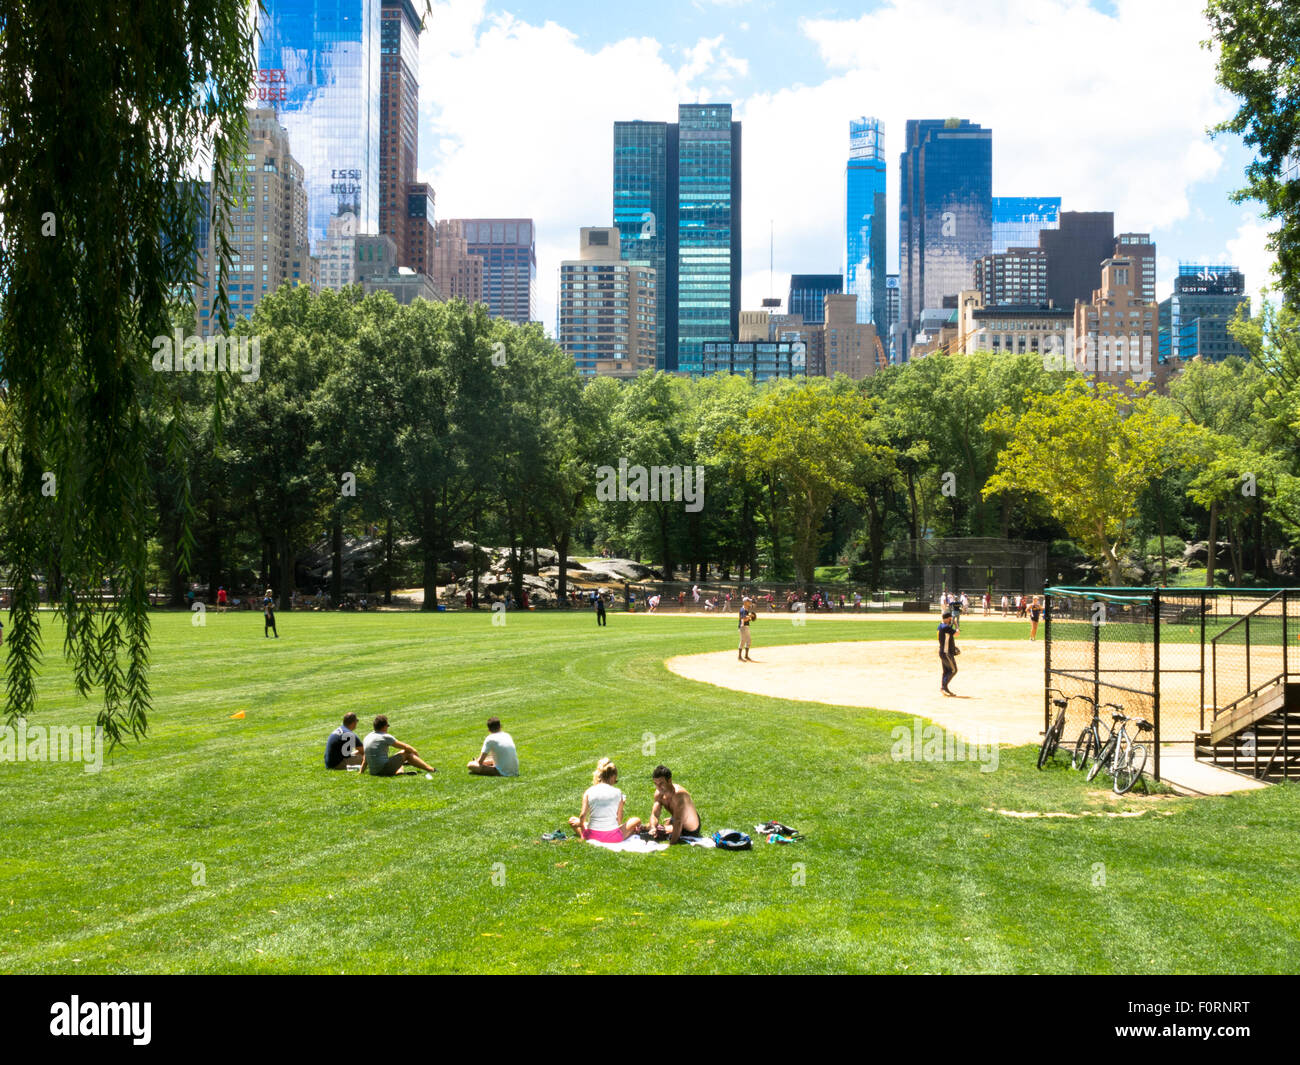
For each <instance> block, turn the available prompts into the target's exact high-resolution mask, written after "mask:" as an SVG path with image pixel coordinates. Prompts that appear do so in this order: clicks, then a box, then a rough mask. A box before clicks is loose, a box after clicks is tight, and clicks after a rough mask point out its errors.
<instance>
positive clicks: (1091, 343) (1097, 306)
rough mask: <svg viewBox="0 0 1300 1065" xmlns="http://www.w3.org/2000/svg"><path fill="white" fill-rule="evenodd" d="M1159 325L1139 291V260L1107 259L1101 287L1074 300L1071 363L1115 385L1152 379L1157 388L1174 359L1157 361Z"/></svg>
mask: <svg viewBox="0 0 1300 1065" xmlns="http://www.w3.org/2000/svg"><path fill="white" fill-rule="evenodd" d="M1159 329H1160V320H1159V308H1158V307H1157V305H1156V304H1155V302H1154V301H1149V300H1146V299H1143V296H1142V269H1141V260H1140V259H1139V258H1129V257H1119V256H1116V257H1114V258H1111V259H1107V260H1106V261H1105V262H1104V263H1102V267H1101V288H1099V289H1096V290H1094V291H1093V294H1092V299H1091V300H1089V301H1088V302H1086V303H1085V302H1084V301H1083V300H1079V301H1078V302H1076V303H1075V305H1074V344H1075V350H1074V367H1075V369H1077V370H1080V371H1083V372H1085V373H1089V374H1092V375H1094V376H1095V377H1096V378H1097V379H1098V380H1102V381H1108V382H1109V383H1111V384H1113V385H1116V386H1118V387H1125V385H1126V382H1127V381H1129V380H1130V379H1131V380H1133V381H1137V382H1143V381H1151V380H1154V381H1155V383H1156V386H1157V388H1160V389H1163V388H1164V387H1165V386H1166V385H1167V383H1168V379H1169V376H1170V375H1171V373H1173V372H1176V370H1177V368H1178V364H1177V361H1176V360H1170V361H1169V362H1167V363H1161V362H1159V361H1158V359H1157V352H1158V345H1159Z"/></svg>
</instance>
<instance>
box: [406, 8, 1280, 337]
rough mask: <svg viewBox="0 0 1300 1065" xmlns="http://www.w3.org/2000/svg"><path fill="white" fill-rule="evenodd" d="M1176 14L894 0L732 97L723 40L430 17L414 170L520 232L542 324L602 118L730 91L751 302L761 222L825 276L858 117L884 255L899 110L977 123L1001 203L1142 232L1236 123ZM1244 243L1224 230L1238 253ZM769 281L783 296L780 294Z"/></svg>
mask: <svg viewBox="0 0 1300 1065" xmlns="http://www.w3.org/2000/svg"><path fill="white" fill-rule="evenodd" d="M1191 6H1192V5H1190V4H1189V0H1117V3H1116V5H1115V8H1116V13H1115V15H1114V16H1113V17H1112V16H1108V15H1106V14H1103V13H1101V12H1099V11H1097V10H1096V9H1095V8H1093V7H1091V6H1089V4H1088V3H1087V2H1086V0H1008V2H1007V3H1005V4H1002V5H990V4H972V5H961V6H954V5H952V4H951V3H950V0H889V2H887V3H886V4H885V6H883V7H881V8H880V9H878V10H875V11H872V12H869V13H867V14H864V15H862V16H860V17H857V18H850V19H828V18H810V19H805V20H803V21H802V22H801V24H800V25H801V28H802V30H803V32H804V33H805V34H806V36H807V37H808V38H809V39H810V40H811V41H812V42H813V44H814V45H815V46H816V48H817V49H818V51H819V54H820V56H821V58H822V60H823V62H824V63H825V64H826V68H827V71H826V77H825V78H824V80H822V81H821V82H820V83H818V84H811V85H794V86H791V87H789V88H784V89H778V90H774V91H773V90H769V91H764V92H760V93H755V94H752V95H749V96H746V97H742V98H739V99H733V98H732V96H731V94H732V93H734V92H735V89H732V88H729V86H731V85H732V84H734V82H735V80H736V79H737V78H743V77H745V76H746V75H747V74H748V72H749V63H748V59H749V58H751V57H747V56H745V55H737V54H735V53H734V52H733V51H732V50H731V49H729V48H728V47H727V41H726V40H724V39H723V38H722V37H719V36H715V37H707V38H701V39H699V40H698V41H696V42H695V43H693V44H687V45H685V46H684V47H682V48H681V49H680V50H671V49H668V48H666V47H665V46H663V45H661V43H660V42H659V41H657V40H654V39H653V38H651V37H637V38H627V39H624V40H621V41H617V42H614V43H611V44H608V45H605V46H603V47H600V48H598V49H594V50H593V49H588V48H585V47H583V45H582V43H581V42H580V41H579V39H578V37H577V36H576V35H575V34H574V33H572V32H571V31H569V30H568V29H566V28H565V27H563V26H560V25H558V24H556V23H555V22H550V21H548V22H546V23H544V24H543V25H540V26H534V25H531V24H528V23H526V22H523V21H521V20H519V19H516V18H513V17H511V16H509V15H487V14H486V8H485V3H484V0H464V2H461V0H456V2H452V3H450V4H446V3H444V4H435V12H434V17H433V19H432V20H431V22H430V26H429V30H428V32H426V33H425V34H424V35H423V38H422V51H421V99H422V115H421V134H422V136H421V144H422V163H423V166H422V167H421V179H422V180H427V181H430V182H431V183H432V184H433V185H434V187H435V188H436V190H437V195H438V211H439V214H440V215H441V216H443V217H458V216H459V217H471V216H475V215H498V216H511V215H521V216H531V217H533V218H535V219H536V221H537V223H538V285H539V297H540V300H539V303H540V306H541V309H542V317H543V321H545V322H546V323H547V325H548V327H549V326H551V325H553V323H554V307H555V298H556V288H557V286H558V279H557V271H558V264H559V261H560V260H561V259H564V258H569V257H571V256H572V255H574V254H575V250H576V244H577V235H578V228H579V227H580V226H583V225H593V224H609V223H610V221H611V212H612V207H611V191H610V186H611V180H612V175H611V169H612V168H611V148H612V137H613V134H612V129H613V123H614V121H616V120H618V119H634V118H642V119H659V120H667V121H672V120H674V118H675V116H676V106H677V104H678V103H681V102H684V101H691V100H699V99H717V100H720V101H723V102H726V101H728V100H731V102H733V103H734V104H735V107H736V115H737V117H738V118H740V119H741V120H742V121H743V123H744V127H743V159H744V174H743V185H744V198H743V204H744V206H743V224H744V235H745V242H744V267H745V270H744V293H743V295H744V300H743V305H744V306H745V307H746V308H749V307H756V306H758V302H759V300H760V299H761V298H762V297H763V296H765V295H767V292H768V274H767V260H768V219H769V218H771V219H774V223H775V244H776V248H777V253H778V254H777V267H778V270H780V271H784V273H779V274H778V278H783V277H785V276H787V275H788V273H789V272H790V271H795V272H805V271H806V272H821V271H828V272H833V271H836V270H838V269H840V258H841V254H842V239H843V238H842V232H841V231H842V225H843V210H844V208H843V182H844V162H845V155H846V153H847V139H848V138H847V135H848V121H849V119H850V118H851V117H853V116H856V115H861V114H869V115H876V116H878V117H880V118H882V119H883V120H884V121H885V123H886V149H887V159H888V176H889V197H890V200H889V202H890V208H889V210H890V219H889V234H888V243H889V246H890V256H891V259H892V258H893V257H895V256H896V254H897V237H898V235H897V232H896V228H895V227H896V224H897V214H896V212H897V203H898V198H897V194H898V174H897V169H898V154H899V152H900V150H901V148H902V137H903V131H904V123H905V120H906V119H908V118H930V117H946V116H949V115H959V116H961V117H965V118H969V119H971V120H973V121H977V122H980V123H982V124H984V125H986V126H989V127H991V128H992V129H993V145H994V192H995V194H997V195H1060V196H1062V197H1063V198H1064V201H1065V208H1066V209H1067V210H1114V211H1115V213H1116V224H1117V226H1118V227H1119V228H1121V229H1124V230H1138V231H1145V230H1152V231H1154V232H1156V235H1157V239H1159V231H1160V229H1161V228H1162V227H1168V226H1172V225H1176V224H1177V223H1179V222H1180V221H1181V220H1183V219H1186V218H1189V217H1190V216H1191V213H1192V210H1193V209H1192V205H1191V195H1192V193H1193V192H1194V191H1195V188H1196V186H1197V184H1198V183H1200V182H1207V181H1211V180H1213V179H1214V178H1215V177H1216V175H1218V174H1219V172H1220V171H1221V169H1222V167H1223V159H1222V155H1223V149H1222V147H1221V146H1220V145H1217V144H1215V143H1213V142H1211V141H1210V140H1209V138H1208V137H1207V136H1206V133H1205V130H1206V128H1207V127H1208V126H1210V125H1212V124H1213V123H1215V122H1217V121H1218V120H1220V119H1221V118H1223V117H1225V116H1226V115H1227V114H1229V113H1230V110H1231V108H1230V106H1229V105H1228V103H1227V102H1226V101H1225V100H1224V99H1223V98H1222V97H1221V95H1220V94H1219V92H1218V90H1217V89H1216V88H1215V85H1214V57H1213V55H1212V54H1211V53H1209V52H1208V51H1206V50H1205V49H1203V48H1202V47H1201V44H1200V42H1201V40H1202V39H1203V38H1204V37H1206V36H1208V29H1207V27H1206V25H1205V23H1204V22H1203V21H1202V19H1201V18H1200V17H1199V16H1197V14H1196V12H1195V10H1190V11H1189V8H1191ZM646 26H647V28H648V29H649V28H652V27H653V26H654V21H653V19H651V18H647V22H646ZM746 40H748V38H746ZM752 58H754V59H755V60H757V59H758V58H759V57H758V56H757V55H756V56H753V57H752ZM1224 209H1225V211H1227V210H1228V209H1229V208H1228V205H1227V204H1226V203H1225V205H1224ZM1254 236H1255V233H1254V230H1253V229H1252V228H1251V227H1250V226H1249V225H1243V226H1242V228H1241V230H1240V231H1239V232H1238V237H1237V240H1238V241H1239V242H1242V243H1241V244H1240V247H1241V248H1242V252H1243V258H1244V254H1245V252H1246V250H1248V249H1247V246H1248V245H1249V242H1250V240H1253V239H1254ZM1256 243H1258V242H1257V241H1256ZM1242 265H1243V267H1245V266H1246V263H1245V262H1244V261H1243V263H1242ZM1259 276H1260V275H1259V274H1258V272H1255V271H1252V275H1251V282H1252V284H1254V283H1255V282H1256V279H1257V278H1258V277H1259ZM775 287H776V291H777V294H778V295H782V294H783V293H784V288H785V282H784V281H782V280H778V282H777V284H776V286H775Z"/></svg>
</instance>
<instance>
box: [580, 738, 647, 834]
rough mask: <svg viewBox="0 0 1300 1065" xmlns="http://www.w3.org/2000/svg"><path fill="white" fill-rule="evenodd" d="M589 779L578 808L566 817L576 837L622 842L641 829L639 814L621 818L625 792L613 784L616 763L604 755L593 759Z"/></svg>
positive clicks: (616, 778) (625, 801)
mask: <svg viewBox="0 0 1300 1065" xmlns="http://www.w3.org/2000/svg"><path fill="white" fill-rule="evenodd" d="M591 780H592V783H591V787H589V788H588V789H587V790H586V791H584V792H583V793H582V812H581V813H580V814H579V815H578V816H577V817H570V818H569V825H570V827H572V828H573V830H574V831H575V832H577V833H578V838H579V839H584V840H587V841H589V842H596V843H622V842H623V840H625V839H627V838H628V837H629V836H633V835H635V834H636V833H637V832H639V831H640V830H641V818H639V817H633V818H630V819H629V820H628V821H627V823H626V824H624V822H623V807H624V805H625V804H626V803H627V796H626V795H624V794H623V793H622V792H621V791H619V789H618V788H616V787H615V786H614V785H615V784H616V783H618V767H617V766H616V765H615V764H614V763H613V762H611V761H610V760H609V759H608V758H602V759H601V760H600V761H599V762H597V763H596V771H595V772H594V773H593V774H592V777H591Z"/></svg>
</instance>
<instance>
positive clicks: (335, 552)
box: [330, 508, 343, 603]
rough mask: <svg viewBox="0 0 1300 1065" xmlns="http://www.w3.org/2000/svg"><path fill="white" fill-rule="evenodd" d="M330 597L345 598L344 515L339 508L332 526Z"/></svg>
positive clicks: (335, 512)
mask: <svg viewBox="0 0 1300 1065" xmlns="http://www.w3.org/2000/svg"><path fill="white" fill-rule="evenodd" d="M330 598H331V599H333V600H334V602H336V603H337V602H338V601H339V600H340V599H342V598H343V515H342V514H340V513H339V512H338V509H337V508H335V510H334V521H333V523H332V525H331V527H330Z"/></svg>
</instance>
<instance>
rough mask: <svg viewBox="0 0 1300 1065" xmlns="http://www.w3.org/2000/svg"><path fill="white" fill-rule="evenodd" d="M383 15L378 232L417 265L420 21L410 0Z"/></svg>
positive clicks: (389, 1) (394, 1)
mask: <svg viewBox="0 0 1300 1065" xmlns="http://www.w3.org/2000/svg"><path fill="white" fill-rule="evenodd" d="M380 16H381V18H380V23H379V42H380V49H379V51H380V84H379V232H380V233H382V234H384V235H385V236H389V237H392V238H393V243H394V244H395V245H396V246H397V261H398V264H399V265H400V266H413V265H414V264H413V263H412V262H411V261H410V260H411V253H410V249H409V248H408V242H409V236H410V227H409V226H408V225H407V195H408V193H409V192H410V187H411V185H412V184H414V182H415V166H416V156H417V153H418V150H419V98H420V85H419V69H420V43H419V36H420V20H419V19H418V18H417V17H416V14H415V7H414V6H413V5H412V3H411V0H383V4H382V8H381V10H380ZM426 188H427V186H426ZM432 195H433V194H432V191H430V192H429V198H430V199H432ZM429 221H430V222H432V221H433V219H432V216H430V219H429ZM426 272H427V271H421V273H426Z"/></svg>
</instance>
